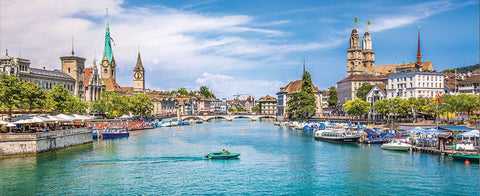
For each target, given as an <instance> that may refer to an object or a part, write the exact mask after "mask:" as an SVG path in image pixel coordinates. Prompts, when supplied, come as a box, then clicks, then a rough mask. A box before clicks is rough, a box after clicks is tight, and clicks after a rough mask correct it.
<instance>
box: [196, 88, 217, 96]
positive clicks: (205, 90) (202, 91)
mask: <svg viewBox="0 0 480 196" xmlns="http://www.w3.org/2000/svg"><path fill="white" fill-rule="evenodd" d="M199 93H200V94H202V95H203V96H205V97H206V98H215V95H214V94H213V93H212V92H211V91H210V90H209V89H208V87H206V86H201V87H200V91H199Z"/></svg>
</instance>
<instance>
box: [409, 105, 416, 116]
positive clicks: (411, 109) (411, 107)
mask: <svg viewBox="0 0 480 196" xmlns="http://www.w3.org/2000/svg"><path fill="white" fill-rule="evenodd" d="M410 112H411V113H412V114H413V112H415V110H413V106H410Z"/></svg>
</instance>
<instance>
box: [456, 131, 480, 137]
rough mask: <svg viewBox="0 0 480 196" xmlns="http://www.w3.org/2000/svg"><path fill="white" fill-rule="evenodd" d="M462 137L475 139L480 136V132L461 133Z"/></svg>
mask: <svg viewBox="0 0 480 196" xmlns="http://www.w3.org/2000/svg"><path fill="white" fill-rule="evenodd" d="M460 135H461V136H463V137H475V136H477V137H478V136H480V132H479V131H478V130H471V131H469V132H465V133H460Z"/></svg>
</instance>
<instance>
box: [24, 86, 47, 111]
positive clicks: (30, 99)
mask: <svg viewBox="0 0 480 196" xmlns="http://www.w3.org/2000/svg"><path fill="white" fill-rule="evenodd" d="M21 97H22V103H23V104H22V108H24V109H28V110H29V111H31V110H32V109H43V108H45V106H46V98H47V92H46V91H44V90H42V89H41V88H40V87H39V86H38V85H37V84H35V83H33V82H23V84H22V95H21Z"/></svg>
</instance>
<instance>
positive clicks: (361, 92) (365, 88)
mask: <svg viewBox="0 0 480 196" xmlns="http://www.w3.org/2000/svg"><path fill="white" fill-rule="evenodd" d="M372 88H373V86H372V85H371V84H370V83H368V82H365V83H363V84H362V86H360V88H358V90H357V97H358V98H360V99H362V100H364V101H366V100H367V94H368V92H370V90H372Z"/></svg>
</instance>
